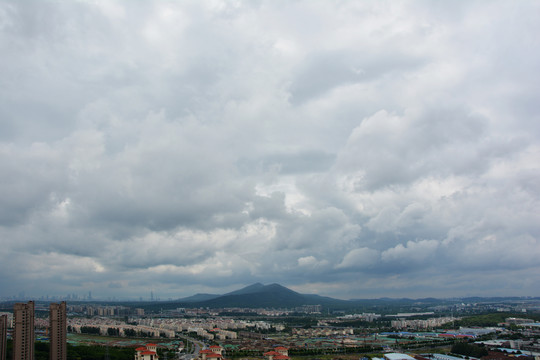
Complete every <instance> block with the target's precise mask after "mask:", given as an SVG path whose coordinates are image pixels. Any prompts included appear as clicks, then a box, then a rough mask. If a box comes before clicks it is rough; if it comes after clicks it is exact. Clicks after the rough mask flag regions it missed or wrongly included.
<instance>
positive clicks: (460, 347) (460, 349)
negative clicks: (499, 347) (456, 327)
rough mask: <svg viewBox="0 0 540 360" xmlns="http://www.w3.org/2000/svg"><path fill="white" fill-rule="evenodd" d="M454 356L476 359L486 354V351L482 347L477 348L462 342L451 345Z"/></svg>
mask: <svg viewBox="0 0 540 360" xmlns="http://www.w3.org/2000/svg"><path fill="white" fill-rule="evenodd" d="M450 351H451V352H452V353H454V354H459V355H465V356H472V357H476V358H481V357H482V356H486V355H487V354H488V352H487V350H486V349H485V348H484V347H483V346H478V345H474V344H469V343H466V342H463V341H459V342H456V343H454V345H452V350H450Z"/></svg>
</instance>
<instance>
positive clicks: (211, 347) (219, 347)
mask: <svg viewBox="0 0 540 360" xmlns="http://www.w3.org/2000/svg"><path fill="white" fill-rule="evenodd" d="M216 348H218V349H221V346H219V345H211V346H210V349H216Z"/></svg>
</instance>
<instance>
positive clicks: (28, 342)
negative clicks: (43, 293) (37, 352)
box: [13, 301, 35, 360]
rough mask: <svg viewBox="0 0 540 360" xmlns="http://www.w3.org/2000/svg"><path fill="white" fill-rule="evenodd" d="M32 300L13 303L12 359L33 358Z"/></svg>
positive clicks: (31, 359) (32, 359) (30, 359)
mask: <svg viewBox="0 0 540 360" xmlns="http://www.w3.org/2000/svg"><path fill="white" fill-rule="evenodd" d="M34 308H35V306H34V302H33V301H29V302H28V303H26V304H25V303H16V304H15V305H13V318H14V323H15V324H14V329H13V360H34V339H35V338H34Z"/></svg>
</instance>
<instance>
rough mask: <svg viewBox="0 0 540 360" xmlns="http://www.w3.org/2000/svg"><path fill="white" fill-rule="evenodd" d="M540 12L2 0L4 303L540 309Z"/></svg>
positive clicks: (509, 6) (371, 4)
mask: <svg viewBox="0 0 540 360" xmlns="http://www.w3.org/2000/svg"><path fill="white" fill-rule="evenodd" d="M539 14H540V2H538V1H526V0H524V1H511V0H508V1H491V0H489V1H488V0H486V1H403V2H401V1H311V0H309V1H307V0H306V1H288V0H287V1H286V0H282V1H273V0H272V1H270V0H269V1H264V0H262V1H251V0H250V1H198V0H197V1H178V2H176V1H153V2H152V1H5V0H0V54H1V55H0V241H1V246H0V259H1V261H0V274H1V276H0V289H1V290H0V296H11V295H15V294H18V293H20V292H25V294H26V295H30V296H41V295H45V294H49V295H65V294H68V293H69V294H71V293H75V294H79V295H86V294H88V291H92V295H93V296H94V297H98V296H101V297H108V296H111V297H112V296H115V297H117V298H118V297H132V298H137V299H138V298H139V297H140V296H141V297H143V298H145V299H147V298H149V297H150V291H153V292H154V294H155V296H156V297H161V298H169V297H170V298H179V297H183V296H188V295H192V294H195V293H199V292H206V293H224V292H227V291H231V290H234V289H237V288H240V287H243V286H246V285H249V284H252V283H254V282H262V283H265V284H267V283H280V284H282V285H284V286H287V287H290V288H291V289H294V290H296V291H299V292H302V293H318V294H321V295H327V296H334V297H338V298H344V299H348V298H375V297H381V296H388V297H412V298H418V297H424V296H434V297H453V296H468V295H479V296H487V295H501V296H506V295H525V296H527V295H534V296H540V261H539V259H540V239H539V236H540V115H539V114H540V111H539V110H540V70H539V64H540V40H539V37H538V34H540V21H539V20H538V19H539Z"/></svg>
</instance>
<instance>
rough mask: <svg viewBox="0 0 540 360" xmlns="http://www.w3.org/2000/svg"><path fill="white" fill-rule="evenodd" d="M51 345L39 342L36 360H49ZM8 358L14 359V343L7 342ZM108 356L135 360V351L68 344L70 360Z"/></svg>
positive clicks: (91, 359) (35, 352)
mask: <svg viewBox="0 0 540 360" xmlns="http://www.w3.org/2000/svg"><path fill="white" fill-rule="evenodd" d="M49 349H50V346H49V343H48V342H41V341H38V342H36V343H35V347H34V354H35V357H34V359H35V360H49ZM6 350H7V354H6V355H7V357H6V359H11V358H12V357H13V341H12V340H11V339H9V340H8V341H7V346H6ZM107 354H108V358H109V359H110V360H133V356H134V355H135V351H134V350H133V349H132V348H120V347H109V348H107V347H105V346H99V345H78V346H74V345H71V344H69V343H68V344H67V358H68V359H70V360H96V359H105V358H106V355H107Z"/></svg>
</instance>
